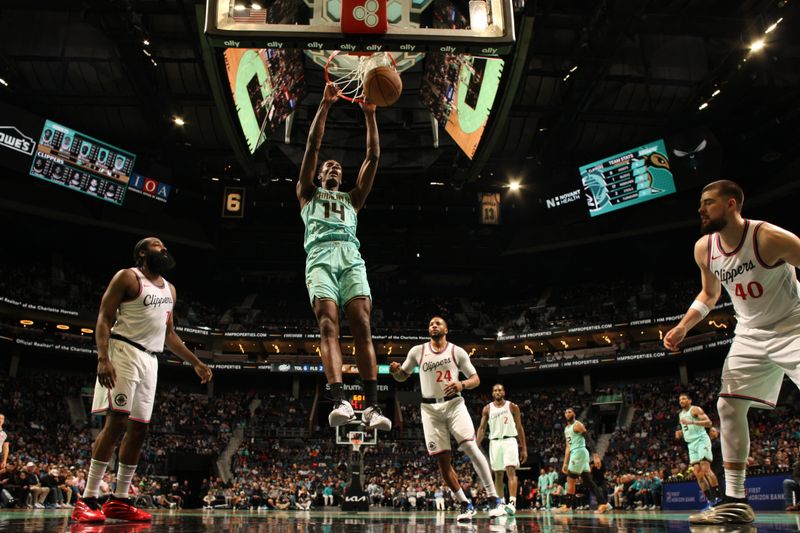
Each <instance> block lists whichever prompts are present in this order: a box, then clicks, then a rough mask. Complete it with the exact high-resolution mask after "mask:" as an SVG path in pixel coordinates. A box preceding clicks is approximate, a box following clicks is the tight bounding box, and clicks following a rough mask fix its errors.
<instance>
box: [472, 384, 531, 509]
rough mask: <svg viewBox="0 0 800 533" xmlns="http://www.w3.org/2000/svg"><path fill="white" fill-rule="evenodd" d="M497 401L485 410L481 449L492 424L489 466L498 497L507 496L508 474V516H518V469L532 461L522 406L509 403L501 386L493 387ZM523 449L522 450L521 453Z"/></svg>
mask: <svg viewBox="0 0 800 533" xmlns="http://www.w3.org/2000/svg"><path fill="white" fill-rule="evenodd" d="M492 397H493V398H494V401H493V402H492V403H490V404H489V405H487V406H485V407H484V408H483V413H482V415H481V425H480V426H479V427H478V446H480V444H481V442H483V436H484V435H485V434H486V424H487V422H488V424H489V462H490V466H491V467H492V471H494V486H495V488H496V489H497V494H499V495H501V496H502V494H503V472H506V473H508V505H506V512H507V513H508V514H512V515H513V514H514V513H516V512H517V468H518V467H519V465H520V463H524V462H525V461H526V460H527V459H528V447H527V445H526V444H525V431H524V430H523V429H522V420H521V419H520V416H519V406H517V404H515V403H512V402H509V401H506V389H505V387H503V385H501V384H500V383H498V384H496V385H495V386H494V387H492ZM517 446H519V450H517Z"/></svg>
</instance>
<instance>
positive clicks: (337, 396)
mask: <svg viewBox="0 0 800 533" xmlns="http://www.w3.org/2000/svg"><path fill="white" fill-rule="evenodd" d="M330 387H331V398H333V401H334V402H341V401H344V388H343V387H342V384H341V383H331V384H330Z"/></svg>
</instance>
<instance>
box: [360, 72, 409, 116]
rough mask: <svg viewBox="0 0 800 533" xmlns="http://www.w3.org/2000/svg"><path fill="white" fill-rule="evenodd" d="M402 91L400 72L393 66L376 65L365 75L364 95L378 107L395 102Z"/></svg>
mask: <svg viewBox="0 0 800 533" xmlns="http://www.w3.org/2000/svg"><path fill="white" fill-rule="evenodd" d="M402 92H403V81H402V80H401V79H400V74H398V73H397V71H395V70H394V69H393V68H391V67H376V68H374V69H372V70H370V71H369V72H367V75H366V76H365V77H364V96H366V97H367V101H369V102H371V103H373V104H375V105H376V106H378V107H386V106H390V105H392V104H394V103H395V102H397V99H398V98H400V93H402Z"/></svg>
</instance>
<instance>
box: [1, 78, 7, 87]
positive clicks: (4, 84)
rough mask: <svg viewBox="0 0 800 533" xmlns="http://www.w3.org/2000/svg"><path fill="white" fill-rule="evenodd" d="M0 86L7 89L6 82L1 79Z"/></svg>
mask: <svg viewBox="0 0 800 533" xmlns="http://www.w3.org/2000/svg"><path fill="white" fill-rule="evenodd" d="M0 85H2V86H3V87H8V82H7V81H6V80H4V79H3V78H0Z"/></svg>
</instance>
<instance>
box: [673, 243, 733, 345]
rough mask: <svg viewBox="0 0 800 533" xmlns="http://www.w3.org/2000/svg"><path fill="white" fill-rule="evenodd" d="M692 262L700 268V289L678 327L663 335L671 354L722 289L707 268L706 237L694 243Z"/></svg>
mask: <svg viewBox="0 0 800 533" xmlns="http://www.w3.org/2000/svg"><path fill="white" fill-rule="evenodd" d="M694 260H695V262H696V263H697V266H698V267H700V277H701V281H702V289H701V290H700V293H699V294H698V295H697V297H696V298H695V300H694V302H692V304H691V305H690V306H689V310H688V311H686V314H685V315H684V316H683V318H682V319H681V321H680V322H679V323H678V325H677V326H675V327H674V328H672V329H671V330H669V331H668V332H667V334H666V335H664V347H665V348H666V349H667V350H671V351H673V352H674V351H677V350H678V347H679V346H680V344H681V342H683V339H685V338H686V334H687V333H688V332H689V331H690V330H691V329H692V328H693V327H695V326H696V325H697V324H698V323H699V322H700V321H701V320H703V319H704V318H705V317H706V315H708V313H709V311H710V310H711V308H713V307H714V306H715V305H716V303H717V300H718V299H719V295H720V291H721V289H722V285H721V284H720V282H719V280H718V279H717V277H716V276H715V275H714V273H713V272H711V270H710V269H709V268H708V237H701V238H700V239H699V240H698V241H697V243H695V245H694Z"/></svg>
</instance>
